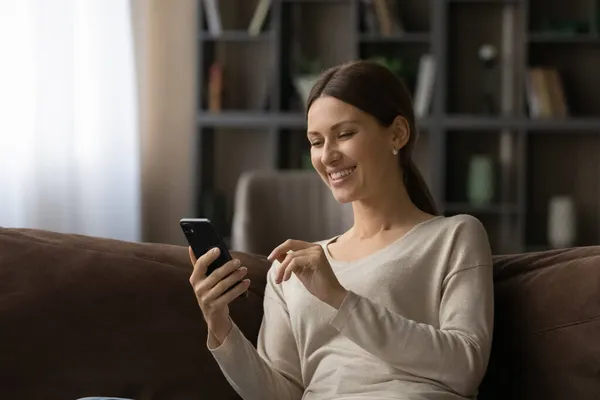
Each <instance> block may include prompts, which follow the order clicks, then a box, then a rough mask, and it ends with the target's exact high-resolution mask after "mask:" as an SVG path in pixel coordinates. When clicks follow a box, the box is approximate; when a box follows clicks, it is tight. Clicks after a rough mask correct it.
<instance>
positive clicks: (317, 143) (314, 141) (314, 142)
mask: <svg viewBox="0 0 600 400" xmlns="http://www.w3.org/2000/svg"><path fill="white" fill-rule="evenodd" d="M310 145H311V146H313V147H316V146H320V145H321V142H320V141H317V140H313V141H312V142H310Z"/></svg>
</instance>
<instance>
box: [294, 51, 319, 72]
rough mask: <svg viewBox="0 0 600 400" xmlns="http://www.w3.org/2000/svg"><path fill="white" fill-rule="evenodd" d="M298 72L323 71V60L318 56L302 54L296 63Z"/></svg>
mask: <svg viewBox="0 0 600 400" xmlns="http://www.w3.org/2000/svg"><path fill="white" fill-rule="evenodd" d="M295 69H296V74H298V75H316V74H318V73H320V72H321V69H322V66H321V62H320V61H319V59H317V58H308V57H304V56H301V57H300V58H299V60H298V62H297V64H296V68H295Z"/></svg>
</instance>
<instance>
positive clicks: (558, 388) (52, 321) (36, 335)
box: [0, 228, 600, 400]
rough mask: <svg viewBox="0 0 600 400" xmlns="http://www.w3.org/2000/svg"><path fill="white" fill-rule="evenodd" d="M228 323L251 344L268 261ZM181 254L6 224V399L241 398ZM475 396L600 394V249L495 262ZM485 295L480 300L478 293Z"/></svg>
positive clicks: (258, 265) (1, 296) (254, 271)
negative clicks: (209, 334) (225, 373)
mask: <svg viewBox="0 0 600 400" xmlns="http://www.w3.org/2000/svg"><path fill="white" fill-rule="evenodd" d="M235 255H236V256H238V257H240V258H241V259H242V260H243V261H244V263H245V264H246V265H247V266H248V267H249V271H250V273H249V274H250V278H251V279H252V282H253V283H252V286H251V289H250V295H249V297H247V298H244V299H240V300H238V301H236V302H235V303H234V304H233V305H232V307H231V312H232V318H233V319H234V320H235V321H236V322H237V323H238V324H239V325H240V327H241V329H242V330H243V331H244V332H245V334H246V335H247V337H248V338H249V339H251V340H255V339H256V336H257V332H258V328H259V325H260V320H261V304H262V294H263V285H264V277H265V272H266V271H267V268H268V263H267V262H266V261H265V259H264V258H263V257H259V256H252V255H248V254H241V253H237V254H235ZM190 269H191V268H190V264H189V260H188V256H187V249H186V248H185V247H179V246H170V245H164V244H138V243H126V242H120V241H115V240H109V239H100V238H93V237H85V236H77V235H65V234H59V233H52V232H45V231H36V230H25V229H20V230H18V229H2V228H0V399H50V400H51V399H60V400H65V399H76V398H78V397H84V396H98V395H103V396H121V397H129V398H135V399H139V400H150V399H173V400H177V399H182V400H183V399H237V398H238V397H237V396H236V394H235V393H234V391H233V390H232V389H231V388H230V387H229V385H228V384H227V382H226V381H225V379H224V378H223V377H222V375H221V372H220V370H219V368H218V366H217V365H216V364H215V362H214V361H213V359H212V357H211V356H210V354H209V353H208V351H207V350H206V345H205V341H206V327H205V325H204V322H203V319H202V315H201V313H200V310H199V308H198V306H197V304H196V302H195V298H194V294H193V292H192V290H191V288H190V286H189V283H188V277H189V274H190ZM495 281H496V286H495V290H496V329H495V337H494V346H493V352H492V359H491V362H490V366H489V369H488V374H487V376H486V378H485V380H484V382H483V384H482V385H481V393H480V396H479V398H480V399H546V400H550V399H590V400H591V399H600V247H588V248H574V249H567V250H556V251H548V252H541V253H530V254H517V255H506V256H497V257H495ZM474 301H476V299H474Z"/></svg>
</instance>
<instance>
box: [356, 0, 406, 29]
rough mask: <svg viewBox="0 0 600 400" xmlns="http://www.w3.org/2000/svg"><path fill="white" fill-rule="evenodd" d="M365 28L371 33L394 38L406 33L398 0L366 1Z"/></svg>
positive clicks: (364, 2)
mask: <svg viewBox="0 0 600 400" xmlns="http://www.w3.org/2000/svg"><path fill="white" fill-rule="evenodd" d="M363 4H364V7H365V26H366V28H367V30H368V32H369V33H379V34H380V35H381V36H384V37H385V36H392V35H395V34H400V33H403V32H404V25H403V24H402V21H401V20H400V13H399V9H398V2H397V0H364V1H363Z"/></svg>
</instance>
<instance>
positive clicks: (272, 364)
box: [209, 273, 304, 400]
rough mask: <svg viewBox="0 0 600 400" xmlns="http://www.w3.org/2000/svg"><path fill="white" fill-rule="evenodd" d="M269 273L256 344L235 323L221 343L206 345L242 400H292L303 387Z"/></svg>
mask: <svg viewBox="0 0 600 400" xmlns="http://www.w3.org/2000/svg"><path fill="white" fill-rule="evenodd" d="M271 275H273V274H271V273H268V274H267V285H266V288H265V298H264V316H263V320H262V324H261V327H260V331H259V335H258V343H257V348H255V347H254V346H253V345H252V343H250V341H249V340H248V339H247V338H246V337H245V336H244V334H243V333H242V332H241V331H240V329H239V328H238V327H237V325H236V324H235V323H232V329H231V332H230V333H229V335H228V336H227V338H226V339H225V340H224V341H223V343H221V344H220V345H219V346H218V347H216V348H210V347H209V350H210V351H211V353H212V354H213V356H214V358H215V360H216V361H217V363H218V364H219V367H220V368H221V371H223V374H224V375H225V378H226V379H227V381H228V382H229V383H230V384H231V386H232V387H233V388H234V389H235V391H236V392H237V393H238V394H239V395H240V396H241V397H242V398H243V399H244V400H270V399H273V400H278V399H290V400H294V399H300V398H301V397H302V394H303V391H304V387H303V384H302V374H301V370H300V358H299V356H298V350H297V346H296V341H295V339H294V335H293V333H292V327H291V324H290V320H289V315H288V313H287V307H286V305H285V301H284V300H283V295H282V293H281V288H280V287H275V285H274V284H273V282H272V280H271Z"/></svg>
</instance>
